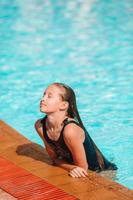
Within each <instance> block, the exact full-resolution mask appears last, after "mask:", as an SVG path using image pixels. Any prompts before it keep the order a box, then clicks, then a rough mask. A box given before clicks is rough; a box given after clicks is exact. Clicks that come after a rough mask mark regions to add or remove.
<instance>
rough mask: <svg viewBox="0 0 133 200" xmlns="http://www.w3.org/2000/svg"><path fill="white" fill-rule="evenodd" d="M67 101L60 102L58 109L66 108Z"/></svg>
mask: <svg viewBox="0 0 133 200" xmlns="http://www.w3.org/2000/svg"><path fill="white" fill-rule="evenodd" d="M68 106H69V103H68V102H67V101H62V102H61V104H60V110H67V109H68Z"/></svg>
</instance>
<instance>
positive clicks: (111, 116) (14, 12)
mask: <svg viewBox="0 0 133 200" xmlns="http://www.w3.org/2000/svg"><path fill="white" fill-rule="evenodd" d="M132 22H133V2H132V0H126V1H125V0H121V1H113V0H109V1H106V0H102V1H101V0H89V1H82V0H68V1H63V0H62V1H55V0H46V1H44V0H28V1H27V0H23V1H21V0H12V1H10V0H1V1H0V69H1V74H0V85H1V88H0V92H1V95H0V105H1V112H0V117H1V119H3V120H4V121H6V122H7V123H9V124H10V125H11V126H13V127H14V128H15V129H17V130H18V131H19V132H21V133H22V134H23V135H25V136H26V137H28V138H29V139H31V140H32V141H34V142H37V143H39V144H42V141H41V140H40V138H39V137H38V135H37V134H36V131H35V130H34V122H35V121H36V120H37V119H38V118H40V117H42V116H43V115H42V114H41V113H40V112H39V101H40V98H41V96H42V93H43V90H44V88H46V87H47V86H48V85H49V84H50V83H52V82H57V81H58V82H63V83H67V84H68V85H70V86H71V87H73V89H74V90H75V92H76V95H77V103H78V108H79V111H80V114H81V117H82V119H83V121H84V123H85V126H86V127H87V129H88V130H89V132H90V135H91V136H92V138H93V139H94V141H95V142H96V144H97V145H98V146H99V147H100V149H101V150H102V151H103V153H104V154H105V155H106V157H107V158H108V159H110V160H113V161H114V162H115V163H116V164H117V165H118V168H119V169H118V171H117V177H116V181H117V182H119V183H121V184H123V185H125V186H127V187H128V188H131V189H133V26H132Z"/></svg>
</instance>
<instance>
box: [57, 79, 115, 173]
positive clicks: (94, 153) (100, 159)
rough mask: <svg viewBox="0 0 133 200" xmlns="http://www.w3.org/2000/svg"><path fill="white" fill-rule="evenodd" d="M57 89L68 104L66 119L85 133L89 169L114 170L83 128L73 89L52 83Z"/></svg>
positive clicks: (113, 165) (113, 166)
mask: <svg viewBox="0 0 133 200" xmlns="http://www.w3.org/2000/svg"><path fill="white" fill-rule="evenodd" d="M53 84H54V85H56V86H57V87H60V88H63V89H64V91H65V92H64V93H61V97H62V99H63V100H64V101H67V102H68V104H69V105H68V110H67V115H68V117H71V118H74V119H75V120H76V121H77V122H78V123H79V124H80V126H81V127H82V128H83V130H84V132H85V137H86V138H87V140H86V141H85V142H84V147H85V151H86V155H88V156H87V161H88V163H89V165H90V166H89V168H90V169H92V170H95V171H101V170H103V169H104V170H105V169H111V170H116V169H117V166H116V165H115V164H114V163H111V162H109V161H108V160H107V159H106V158H105V157H104V155H103V154H102V152H101V151H100V150H99V149H98V147H97V146H96V144H95V143H94V141H93V140H92V138H91V137H90V135H89V133H88V131H87V129H86V128H85V127H84V125H83V122H82V120H81V118H80V115H79V112H78V108H77V103H76V96H75V92H74V91H73V89H72V88H71V87H69V86H67V85H66V84H63V83H53Z"/></svg>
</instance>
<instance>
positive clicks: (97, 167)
mask: <svg viewBox="0 0 133 200" xmlns="http://www.w3.org/2000/svg"><path fill="white" fill-rule="evenodd" d="M46 117H47V116H45V117H44V118H43V119H42V120H41V123H42V125H43V136H44V138H45V140H46V141H47V143H48V144H49V145H50V146H51V147H52V148H53V149H54V151H55V152H56V154H57V157H58V158H59V159H63V160H65V161H66V162H68V163H70V164H72V163H73V158H72V154H71V152H70V150H69V149H68V147H67V145H66V144H65V141H64V137H63V131H64V128H65V126H66V125H67V124H70V123H74V124H76V125H78V126H80V127H81V125H80V124H79V123H78V122H76V121H74V120H69V119H68V118H66V119H65V120H64V121H63V123H64V125H63V128H62V130H61V133H60V136H59V139H58V140H57V141H54V140H51V139H50V138H49V137H48V134H47V129H46ZM81 128H82V127H81ZM82 129H83V128H82ZM83 130H84V129H83ZM84 132H85V140H84V142H83V146H84V149H85V153H86V158H87V162H88V166H89V169H91V170H94V171H101V170H116V169H117V167H116V165H115V164H114V163H111V162H109V161H108V160H107V159H106V158H105V157H104V156H103V154H102V153H101V152H100V150H99V149H98V148H97V146H96V145H95V143H94V142H93V140H92V139H91V137H90V135H89V134H88V132H87V131H86V130H84Z"/></svg>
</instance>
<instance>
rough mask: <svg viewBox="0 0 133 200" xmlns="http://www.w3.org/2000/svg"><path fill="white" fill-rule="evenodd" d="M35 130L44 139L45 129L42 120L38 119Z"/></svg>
mask: <svg viewBox="0 0 133 200" xmlns="http://www.w3.org/2000/svg"><path fill="white" fill-rule="evenodd" d="M35 129H36V131H37V133H38V134H39V135H40V137H43V129H42V123H41V119H38V120H37V121H36V122H35Z"/></svg>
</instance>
